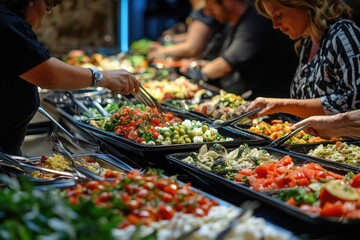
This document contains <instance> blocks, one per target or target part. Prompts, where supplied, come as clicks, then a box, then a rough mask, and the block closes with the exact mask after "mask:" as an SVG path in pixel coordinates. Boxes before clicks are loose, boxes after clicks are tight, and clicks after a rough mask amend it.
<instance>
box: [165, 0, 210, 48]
mask: <svg viewBox="0 0 360 240" xmlns="http://www.w3.org/2000/svg"><path fill="white" fill-rule="evenodd" d="M189 4H190V5H191V12H190V14H189V16H188V17H187V18H186V19H185V21H184V22H179V23H177V24H175V26H173V27H171V28H168V29H166V30H165V31H163V32H162V34H161V35H162V38H163V41H164V42H165V43H178V42H182V41H184V40H185V39H186V32H187V30H188V26H189V24H190V22H191V14H192V13H193V12H196V11H199V10H201V9H202V8H204V6H205V0H189Z"/></svg>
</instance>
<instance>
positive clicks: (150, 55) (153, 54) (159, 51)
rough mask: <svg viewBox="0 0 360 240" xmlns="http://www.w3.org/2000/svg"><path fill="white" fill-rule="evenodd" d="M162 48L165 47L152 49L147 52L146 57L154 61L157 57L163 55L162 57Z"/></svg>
mask: <svg viewBox="0 0 360 240" xmlns="http://www.w3.org/2000/svg"><path fill="white" fill-rule="evenodd" d="M162 48H163V47H158V48H156V49H153V50H151V51H150V52H149V53H148V54H147V56H146V58H147V59H148V60H149V61H153V60H154V59H156V58H161V57H162Z"/></svg>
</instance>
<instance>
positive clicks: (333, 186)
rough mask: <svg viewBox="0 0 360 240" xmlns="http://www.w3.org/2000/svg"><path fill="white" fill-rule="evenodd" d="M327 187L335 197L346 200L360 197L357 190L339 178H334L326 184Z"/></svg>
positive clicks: (354, 199)
mask: <svg viewBox="0 0 360 240" xmlns="http://www.w3.org/2000/svg"><path fill="white" fill-rule="evenodd" d="M325 189H326V190H327V191H328V192H329V193H330V194H331V195H333V196H334V197H337V198H339V199H341V200H345V201H356V200H358V199H359V198H360V194H359V193H358V192H357V190H356V189H355V188H353V187H351V186H349V185H346V184H344V183H342V182H341V181H339V180H332V181H329V182H327V183H326V184H325Z"/></svg>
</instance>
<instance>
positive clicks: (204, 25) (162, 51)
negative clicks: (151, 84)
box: [147, 8, 222, 61]
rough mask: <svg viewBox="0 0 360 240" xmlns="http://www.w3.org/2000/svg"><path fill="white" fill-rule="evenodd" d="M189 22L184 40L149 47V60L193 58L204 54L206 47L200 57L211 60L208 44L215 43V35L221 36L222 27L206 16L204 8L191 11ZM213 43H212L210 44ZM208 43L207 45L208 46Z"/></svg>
mask: <svg viewBox="0 0 360 240" xmlns="http://www.w3.org/2000/svg"><path fill="white" fill-rule="evenodd" d="M190 18H191V22H190V23H189V26H188V30H187V32H186V33H184V34H183V36H184V40H183V41H180V42H175V43H170V44H169V45H166V43H165V45H164V44H163V45H161V44H159V43H158V44H154V45H152V46H151V51H150V52H149V53H148V55H147V58H148V59H149V60H153V61H156V59H157V58H166V57H171V58H174V59H181V58H195V57H198V56H199V55H200V54H202V53H204V51H205V49H206V48H207V46H208V47H209V48H208V50H207V51H206V53H204V54H203V55H202V56H204V57H206V58H211V55H210V54H211V52H214V51H215V52H217V51H216V50H211V48H210V46H213V45H210V43H215V42H216V40H215V38H214V39H213V40H212V38H213V37H215V36H216V34H221V31H222V25H221V24H220V23H218V22H217V21H216V20H215V19H213V18H212V17H210V16H206V15H205V13H204V8H202V9H199V10H196V11H193V12H192V13H191V14H190ZM167 38H168V41H171V40H172V38H171V36H169V35H166V36H164V39H165V40H166V39H167ZM212 41H214V42H212ZM208 43H209V44H208Z"/></svg>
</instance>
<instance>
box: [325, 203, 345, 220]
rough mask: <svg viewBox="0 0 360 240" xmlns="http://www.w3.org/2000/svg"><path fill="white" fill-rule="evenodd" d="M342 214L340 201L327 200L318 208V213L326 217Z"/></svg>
mask: <svg viewBox="0 0 360 240" xmlns="http://www.w3.org/2000/svg"><path fill="white" fill-rule="evenodd" d="M343 214H344V209H343V204H342V203H341V202H340V201H338V202H336V203H330V202H327V203H325V205H324V207H323V208H322V209H321V210H320V215H321V216H326V217H341V216H342V215H343Z"/></svg>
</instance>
